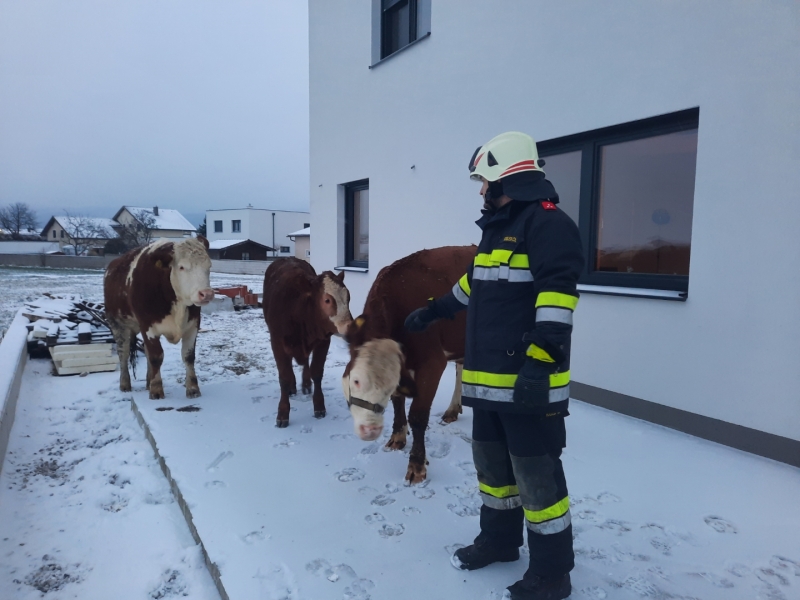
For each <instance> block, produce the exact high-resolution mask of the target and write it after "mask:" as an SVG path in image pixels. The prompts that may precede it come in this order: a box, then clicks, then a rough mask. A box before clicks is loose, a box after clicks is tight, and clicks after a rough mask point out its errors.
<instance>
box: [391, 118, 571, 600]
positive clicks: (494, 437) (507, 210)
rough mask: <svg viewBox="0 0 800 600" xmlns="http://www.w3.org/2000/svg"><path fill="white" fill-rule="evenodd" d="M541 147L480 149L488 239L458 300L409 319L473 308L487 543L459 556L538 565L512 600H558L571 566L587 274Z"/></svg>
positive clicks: (469, 352)
mask: <svg viewBox="0 0 800 600" xmlns="http://www.w3.org/2000/svg"><path fill="white" fill-rule="evenodd" d="M543 166H544V160H542V159H539V156H538V152H537V149H536V143H535V142H534V141H533V139H532V138H531V137H530V136H528V135H526V134H524V133H519V132H508V133H503V134H501V135H498V136H497V137H495V138H493V139H492V140H490V141H489V142H488V143H487V144H485V145H484V146H481V147H480V148H478V149H477V150H476V151H475V154H473V156H472V160H470V165H469V170H470V177H471V178H472V179H474V180H477V181H480V182H481V183H482V187H481V190H480V193H481V196H483V200H484V205H483V210H482V211H481V212H482V213H483V216H482V217H481V218H480V219H479V220H478V221H477V225H478V227H480V228H481V230H482V231H483V234H482V237H481V242H480V245H479V246H478V250H477V254H476V256H475V259H474V261H473V264H472V265H470V267H469V268H468V269H467V272H466V273H465V274H464V276H463V277H462V278H461V279H460V280H459V281H458V283H456V285H455V286H453V289H452V291H451V292H449V293H448V294H446V295H445V296H442V297H441V298H438V299H435V300H430V301H429V302H428V306H426V307H423V308H419V309H417V310H415V311H414V312H412V313H411V314H410V315H408V317H407V319H406V322H405V326H406V328H407V329H408V330H409V331H412V332H416V331H422V330H424V329H425V328H427V327H428V326H429V325H430V324H431V323H433V322H435V321H436V320H438V319H442V318H449V319H452V318H453V317H454V316H455V314H456V313H457V312H458V311H460V310H464V309H466V310H467V334H466V335H467V337H466V352H465V357H464V371H463V376H462V383H463V392H462V402H463V404H464V405H466V406H471V407H472V408H473V432H472V439H473V443H472V452H473V459H474V461H475V468H476V470H477V472H478V487H479V490H480V495H481V497H482V500H483V505H482V507H481V516H480V534H479V535H478V536H477V537H476V538H475V541H474V542H473V544H472V545H470V546H467V547H465V548H460V549H459V550H457V551H456V552H455V554H454V555H453V556H452V558H451V562H452V564H453V566H455V567H456V568H458V569H466V570H474V569H480V568H482V567H485V566H487V565H489V564H491V563H494V562H510V561H515V560H517V559H518V558H519V547H520V546H521V545H522V544H523V530H524V528H525V527H524V526H523V523H524V524H525V525H527V530H528V547H529V549H530V563H529V566H528V569H527V571H526V572H525V575H524V576H523V578H522V580H520V581H518V582H516V583H515V584H513V585H511V586H510V587H509V588H508V590H509V593H510V597H511V598H512V599H513V600H558V599H561V598H566V597H567V596H569V595H570V592H571V583H570V576H569V572H570V571H571V570H572V568H573V566H574V553H573V549H572V525H571V519H570V511H569V497H568V495H567V484H566V480H565V477H564V470H563V468H562V465H561V459H560V457H561V452H562V449H563V448H564V447H565V445H566V431H565V427H564V418H565V417H566V416H567V415H568V414H569V413H568V410H567V409H568V402H569V380H570V371H569V355H570V338H571V334H572V315H573V311H574V310H575V307H576V306H577V304H578V292H577V282H578V276H579V274H580V273H581V270H582V269H583V253H582V247H581V241H580V236H579V233H578V228H577V226H576V225H575V223H574V222H573V221H572V219H571V218H570V217H568V216H567V215H566V214H565V213H564V212H563V211H561V210H560V209H559V208H558V206H557V204H558V194H557V193H556V191H555V188H554V187H553V185H552V184H551V183H550V181H548V180H547V179H545V174H544V171H543V170H542V167H543Z"/></svg>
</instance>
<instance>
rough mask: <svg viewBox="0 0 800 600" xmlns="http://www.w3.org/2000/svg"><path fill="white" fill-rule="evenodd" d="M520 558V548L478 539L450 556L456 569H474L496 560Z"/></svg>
mask: <svg viewBox="0 0 800 600" xmlns="http://www.w3.org/2000/svg"><path fill="white" fill-rule="evenodd" d="M518 559H519V548H516V547H514V546H498V545H497V544H493V543H491V542H490V541H487V540H482V539H477V540H475V543H474V544H472V545H471V546H467V547H466V548H459V549H458V550H456V551H455V553H453V556H452V557H451V558H450V563H451V564H452V565H453V566H454V567H455V568H456V569H463V570H465V571H474V570H475V569H482V568H483V567H485V566H487V565H490V564H492V563H496V562H513V561H515V560H518Z"/></svg>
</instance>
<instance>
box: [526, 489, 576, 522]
mask: <svg viewBox="0 0 800 600" xmlns="http://www.w3.org/2000/svg"><path fill="white" fill-rule="evenodd" d="M523 510H524V511H525V518H526V519H528V521H530V522H531V523H542V522H544V521H549V520H550V519H557V518H558V517H561V516H563V515H564V514H566V512H567V511H568V510H569V496H567V497H566V498H564V499H563V500H561V501H559V502H556V503H555V504H553V506H548V507H547V508H544V509H542V510H528V509H527V508H524V509H523Z"/></svg>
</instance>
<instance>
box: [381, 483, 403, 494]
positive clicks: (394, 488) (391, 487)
mask: <svg viewBox="0 0 800 600" xmlns="http://www.w3.org/2000/svg"><path fill="white" fill-rule="evenodd" d="M384 487H385V488H386V493H387V494H396V493H397V492H399V491H400V486H399V485H397V484H396V483H387V484H386V485H385V486H384Z"/></svg>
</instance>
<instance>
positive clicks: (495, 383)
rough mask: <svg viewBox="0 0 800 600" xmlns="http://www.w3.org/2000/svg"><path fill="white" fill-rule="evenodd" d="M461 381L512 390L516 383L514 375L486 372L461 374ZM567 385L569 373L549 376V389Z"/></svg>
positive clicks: (465, 371)
mask: <svg viewBox="0 0 800 600" xmlns="http://www.w3.org/2000/svg"><path fill="white" fill-rule="evenodd" d="M461 381H462V382H463V383H466V384H468V385H488V386H491V387H496V388H513V387H514V384H515V383H516V382H517V376H516V375H507V374H504V373H487V372H486V371H468V370H467V369H464V371H463V372H462V373H461ZM568 383H569V371H564V372H563V373H553V374H552V375H550V387H551V388H559V387H564V386H565V385H567V384H568Z"/></svg>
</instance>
